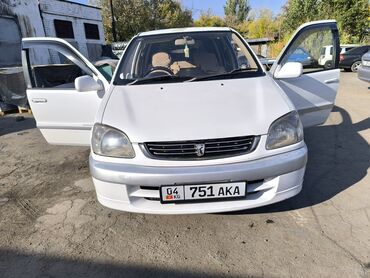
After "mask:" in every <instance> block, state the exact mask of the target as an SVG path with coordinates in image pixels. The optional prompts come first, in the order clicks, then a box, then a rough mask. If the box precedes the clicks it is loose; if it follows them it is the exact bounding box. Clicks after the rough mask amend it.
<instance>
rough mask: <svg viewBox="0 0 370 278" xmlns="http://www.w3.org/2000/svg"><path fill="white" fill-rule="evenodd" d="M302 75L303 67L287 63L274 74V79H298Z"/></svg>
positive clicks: (294, 63)
mask: <svg viewBox="0 0 370 278" xmlns="http://www.w3.org/2000/svg"><path fill="white" fill-rule="evenodd" d="M302 73H303V66H302V64H301V63H298V62H288V63H286V64H285V65H284V66H282V67H281V68H280V69H278V70H277V71H276V72H275V74H274V77H275V78H276V79H285V78H297V77H300V76H301V75H302Z"/></svg>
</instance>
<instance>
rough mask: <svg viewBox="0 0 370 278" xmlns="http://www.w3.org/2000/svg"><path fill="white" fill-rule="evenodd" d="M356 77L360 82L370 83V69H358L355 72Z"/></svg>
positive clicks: (362, 67)
mask: <svg viewBox="0 0 370 278" xmlns="http://www.w3.org/2000/svg"><path fill="white" fill-rule="evenodd" d="M357 76H358V78H359V79H361V80H362V81H365V82H370V67H364V66H361V67H359V68H358V71H357Z"/></svg>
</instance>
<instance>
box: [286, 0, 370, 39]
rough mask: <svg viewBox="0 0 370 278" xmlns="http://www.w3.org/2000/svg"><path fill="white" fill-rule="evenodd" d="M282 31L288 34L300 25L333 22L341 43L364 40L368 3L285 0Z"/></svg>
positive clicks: (367, 23) (361, 1)
mask: <svg viewBox="0 0 370 278" xmlns="http://www.w3.org/2000/svg"><path fill="white" fill-rule="evenodd" d="M282 16H283V30H284V31H285V32H286V33H292V32H293V31H294V30H295V29H296V28H297V27H298V26H299V25H301V24H302V23H305V22H308V21H312V20H318V19H336V20H337V22H338V26H339V29H340V33H341V39H342V41H343V42H352V43H356V42H364V41H366V40H368V39H369V38H368V30H367V28H368V26H369V21H368V17H369V1H368V0H289V1H288V3H287V4H286V5H285V7H284V8H283V14H282Z"/></svg>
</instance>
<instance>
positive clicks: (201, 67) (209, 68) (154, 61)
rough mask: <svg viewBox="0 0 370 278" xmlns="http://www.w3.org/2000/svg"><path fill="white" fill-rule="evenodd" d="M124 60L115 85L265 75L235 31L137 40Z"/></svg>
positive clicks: (150, 37)
mask: <svg viewBox="0 0 370 278" xmlns="http://www.w3.org/2000/svg"><path fill="white" fill-rule="evenodd" d="M122 59H123V61H122V62H121V64H120V67H119V69H118V71H117V75H116V78H115V82H114V84H115V85H136V84H142V83H145V84H150V83H155V82H162V83H164V82H184V81H200V80H208V79H207V78H209V77H213V78H214V79H228V78H234V77H237V78H245V77H250V76H260V75H263V71H262V69H261V68H260V67H259V66H258V64H257V63H256V61H255V60H254V58H253V56H252V54H251V51H250V50H249V48H248V47H247V46H246V45H245V43H244V42H243V41H242V40H241V39H240V38H239V36H238V35H236V34H235V33H233V32H231V31H223V32H188V33H177V34H164V35H153V36H143V37H137V38H135V39H134V40H133V41H132V43H130V45H129V46H128V48H127V51H126V53H125V54H124V57H123V58H122Z"/></svg>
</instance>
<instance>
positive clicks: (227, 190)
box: [160, 182, 247, 204]
mask: <svg viewBox="0 0 370 278" xmlns="http://www.w3.org/2000/svg"><path fill="white" fill-rule="evenodd" d="M246 184H247V183H246V182H234V183H219V184H200V185H168V186H167V185H164V186H161V188H160V195H161V203H162V204H165V203H181V202H189V201H194V202H196V201H198V202H200V201H203V200H211V199H214V200H215V201H216V200H217V201H222V200H226V199H233V198H242V197H245V194H246V187H247V186H246Z"/></svg>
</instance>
